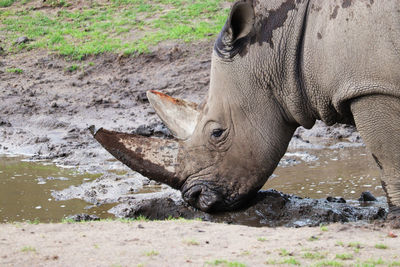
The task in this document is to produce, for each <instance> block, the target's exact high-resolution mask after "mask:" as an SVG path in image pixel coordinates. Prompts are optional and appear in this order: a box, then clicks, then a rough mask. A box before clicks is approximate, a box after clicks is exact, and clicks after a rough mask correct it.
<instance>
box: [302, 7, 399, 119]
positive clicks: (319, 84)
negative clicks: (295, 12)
mask: <svg viewBox="0 0 400 267" xmlns="http://www.w3.org/2000/svg"><path fill="white" fill-rule="evenodd" d="M303 55H304V58H303V64H304V66H303V68H304V80H305V84H306V90H307V93H308V97H309V98H310V101H311V104H312V105H313V107H314V109H315V112H316V113H317V115H318V116H319V118H320V119H322V120H324V121H325V122H326V123H328V124H332V123H334V122H337V121H341V120H342V119H344V118H346V117H349V116H350V117H351V115H350V113H349V108H348V105H347V103H348V100H350V99H353V98H356V97H359V96H363V95H368V94H390V95H395V96H398V97H400V0H379V1H377V0H375V1H374V0H334V1H325V0H311V2H310V6H309V14H308V20H307V26H306V29H305V38H304V51H303Z"/></svg>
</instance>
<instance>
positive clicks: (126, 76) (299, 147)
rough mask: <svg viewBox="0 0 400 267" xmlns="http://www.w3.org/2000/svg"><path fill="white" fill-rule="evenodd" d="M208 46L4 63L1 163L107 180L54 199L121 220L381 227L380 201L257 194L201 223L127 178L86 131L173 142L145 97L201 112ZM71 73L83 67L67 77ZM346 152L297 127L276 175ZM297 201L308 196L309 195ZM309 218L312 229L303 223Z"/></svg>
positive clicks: (338, 130) (330, 137)
mask: <svg viewBox="0 0 400 267" xmlns="http://www.w3.org/2000/svg"><path fill="white" fill-rule="evenodd" d="M212 46H213V43H212V42H209V41H207V42H200V43H195V44H190V45H188V44H164V45H161V46H160V47H159V48H158V49H156V50H155V51H154V52H152V53H150V54H146V55H141V56H138V57H124V56H119V55H107V54H106V55H100V56H96V57H90V58H87V59H85V60H84V61H79V62H73V61H69V60H68V59H65V58H63V57H59V56H55V55H51V54H48V53H46V52H43V51H36V52H22V53H19V54H16V55H7V54H3V55H0V101H1V102H2V104H1V105H0V154H10V155H25V156H27V157H28V159H33V160H48V161H51V162H53V163H56V164H57V165H59V166H68V167H73V168H75V169H78V170H80V171H84V172H89V173H97V174H102V177H100V178H98V179H95V180H93V181H90V182H83V183H82V184H80V185H74V186H69V187H66V188H64V189H57V190H53V191H52V192H51V197H52V198H53V199H54V200H57V201H69V200H71V199H75V200H77V199H79V200H80V201H81V200H84V201H85V202H86V203H88V205H89V206H90V205H91V206H94V207H98V206H100V205H110V204H113V205H116V206H115V207H114V208H112V209H111V210H110V211H109V212H110V213H112V214H115V216H117V217H135V216H138V215H144V216H147V217H149V218H154V219H162V218H168V217H171V216H172V217H177V216H180V217H185V218H194V217H200V218H203V219H205V220H210V221H225V222H232V223H244V224H248V225H270V226H274V225H288V226H301V225H302V224H304V225H315V224H319V223H321V222H333V221H354V220H367V221H368V220H371V219H374V218H382V217H384V214H382V213H383V212H382V210H381V209H382V207H384V204H383V203H384V201H380V202H379V203H381V204H382V207H363V208H362V207H357V205H355V206H354V205H350V206H349V205H348V204H347V203H345V204H341V203H333V202H328V201H325V200H324V199H325V198H324V197H323V196H322V195H321V197H322V198H321V199H318V198H320V197H319V196H318V195H317V196H314V195H313V196H312V197H314V198H316V199H314V200H313V199H305V198H304V199H301V198H298V197H295V196H291V195H285V194H281V193H277V192H275V191H266V192H260V193H259V194H258V196H257V198H256V199H255V201H256V203H253V205H252V206H251V207H250V208H248V209H246V210H242V211H239V212H233V213H227V214H217V215H216V214H214V215H210V214H205V213H201V212H200V211H197V210H194V209H193V208H191V207H188V206H187V205H186V204H185V203H184V202H182V200H181V198H180V195H179V193H178V192H177V191H171V189H170V188H168V187H167V186H163V185H158V184H155V183H154V182H151V181H149V179H147V178H146V177H143V176H141V175H139V174H137V173H135V172H133V171H131V170H129V169H127V167H125V166H124V165H122V164H121V163H120V162H118V161H117V160H115V159H114V158H113V157H112V156H111V155H110V154H108V152H107V151H105V150H104V149H103V148H102V147H101V146H100V145H99V144H98V143H97V141H96V140H94V138H93V137H92V136H91V134H90V132H89V131H88V129H87V128H88V127H89V126H90V125H96V126H97V127H105V128H107V129H109V130H115V131H120V132H127V133H136V134H140V135H145V136H157V137H169V136H170V133H169V131H168V130H167V129H166V127H165V126H164V125H163V124H162V122H161V121H160V120H159V119H158V118H157V116H156V114H155V112H154V111H153V109H152V108H151V107H150V104H149V102H148V99H147V97H146V91H147V90H158V91H161V92H163V93H166V94H169V95H171V96H174V97H178V98H184V99H187V100H189V101H193V102H196V103H200V102H201V101H202V100H203V98H204V97H205V95H206V93H207V90H208V86H209V71H210V62H211V61H210V54H211V51H212ZM71 65H78V66H79V67H78V68H77V70H76V71H70V68H69V67H70V66H71ZM8 68H21V69H22V70H23V72H22V73H21V74H16V73H10V72H7V71H6V69H8ZM348 147H363V143H362V140H361V138H360V136H359V135H358V133H357V131H356V129H355V128H354V127H351V126H345V125H334V126H330V127H327V126H325V125H324V124H323V123H322V122H317V123H316V125H315V126H314V127H313V129H311V130H305V129H303V128H301V127H300V128H299V129H298V130H297V131H296V133H295V135H294V137H293V138H292V141H291V142H290V144H289V150H288V153H287V154H286V155H285V157H284V158H283V159H282V160H281V162H280V164H279V166H280V167H279V168H283V169H284V168H286V167H293V166H297V165H298V166H302V164H311V165H312V164H314V163H315V166H316V168H319V167H318V164H320V163H321V162H322V163H323V162H325V161H326V160H322V158H321V156H320V155H318V153H317V152H315V151H321V150H322V149H328V150H331V151H339V152H338V153H342V152H343V151H345V150H346V149H347V148H348ZM343 160H344V161H346V159H343ZM321 166H322V167H324V165H323V164H322V165H321V164H320V167H321ZM311 167H312V166H311ZM322 167H321V169H323V168H322ZM121 170H122V171H123V172H124V173H123V174H121V173H120V171H121ZM290 176H291V175H289V174H285V173H284V172H283V173H281V174H279V173H277V174H275V177H272V180H274V181H275V182H276V181H279V182H278V183H280V179H287V178H288V177H289V178H290ZM293 179H296V177H293ZM300 179H303V178H300ZM368 184H370V183H368ZM267 188H270V187H269V186H267ZM277 189H278V190H280V191H285V188H277ZM154 191H159V192H154ZM149 192H150V193H149ZM144 193H147V194H144ZM293 193H295V194H296V195H301V196H308V193H307V192H302V193H301V192H300V193H299V192H297V191H293ZM303 193H304V194H303ZM376 193H377V192H373V194H374V195H376ZM166 196H167V197H166ZM335 196H336V195H335ZM339 196H340V194H339ZM358 196H359V195H358ZM358 196H354V198H352V199H357V197H358ZM379 196H380V195H379V193H378V197H379ZM345 198H346V197H345ZM340 205H343V206H340ZM278 207H280V208H278ZM317 207H318V210H316V208H317ZM90 210H91V209H90V208H89V209H88V212H89V213H90ZM313 216H314V217H313ZM315 216H316V217H315ZM265 218H267V219H265ZM307 218H310V220H311V221H310V222H307ZM60 219H62V218H60ZM274 221H275V222H274ZM296 222H297V223H296Z"/></svg>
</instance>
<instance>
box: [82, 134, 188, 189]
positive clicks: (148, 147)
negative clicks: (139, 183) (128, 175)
mask: <svg viewBox="0 0 400 267" xmlns="http://www.w3.org/2000/svg"><path fill="white" fill-rule="evenodd" d="M89 130H90V131H91V133H92V134H93V136H94V138H95V139H96V140H97V141H98V142H99V143H100V144H101V145H102V146H103V147H104V148H105V149H106V150H107V151H108V152H110V153H111V154H112V155H113V156H114V157H115V158H117V159H118V160H119V161H121V162H122V163H124V164H125V165H126V166H128V167H129V168H131V169H132V170H134V171H137V172H139V173H140V174H142V175H143V176H146V177H148V178H149V179H152V180H154V181H157V182H161V183H164V184H167V185H169V186H171V187H173V188H175V189H180V187H181V185H182V184H183V181H181V179H179V178H178V177H177V175H176V172H175V168H176V160H177V154H178V147H179V142H177V141H174V140H164V139H157V138H150V137H144V136H140V135H135V134H126V133H119V132H114V131H108V130H104V129H102V128H100V129H98V130H95V128H94V126H91V127H90V128H89Z"/></svg>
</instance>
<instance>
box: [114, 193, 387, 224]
mask: <svg viewBox="0 0 400 267" xmlns="http://www.w3.org/2000/svg"><path fill="white" fill-rule="evenodd" d="M384 200H385V199H383V202H382V201H381V202H379V201H377V202H365V201H363V202H362V205H359V206H355V205H354V204H355V203H353V204H348V203H346V201H345V200H344V199H343V198H333V197H328V198H326V199H311V198H300V197H297V196H294V195H289V194H283V193H281V192H278V191H276V190H266V191H259V192H258V193H257V195H256V197H255V198H254V199H253V201H252V202H251V203H249V206H248V207H247V208H245V209H242V210H238V211H236V212H224V213H216V214H209V213H205V212H202V211H200V210H198V209H195V208H193V207H191V206H189V205H188V204H187V203H185V202H184V201H183V200H182V199H181V198H180V196H179V193H176V192H165V193H162V194H161V193H159V194H156V195H153V196H151V197H150V196H143V195H138V196H136V197H135V198H133V199H131V200H128V201H126V202H125V203H123V204H120V205H118V206H116V207H114V208H112V209H111V210H110V212H111V213H113V214H114V215H115V216H116V217H119V218H137V217H139V216H144V217H146V218H148V219H151V220H165V219H172V218H185V219H201V220H204V221H211V222H224V223H231V224H242V225H248V226H256V227H261V226H269V227H276V226H288V227H303V226H318V225H320V224H327V223H333V222H342V223H344V222H359V221H364V222H371V221H373V220H383V219H385V218H386V214H387V211H386V208H385V206H386V204H385V202H384Z"/></svg>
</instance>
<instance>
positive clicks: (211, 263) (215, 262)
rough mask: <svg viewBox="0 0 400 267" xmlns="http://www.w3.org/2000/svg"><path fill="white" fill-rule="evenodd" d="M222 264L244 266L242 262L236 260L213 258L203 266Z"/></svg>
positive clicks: (231, 266) (235, 266)
mask: <svg viewBox="0 0 400 267" xmlns="http://www.w3.org/2000/svg"><path fill="white" fill-rule="evenodd" d="M207 265H208V266H210V265H211V266H224V267H246V265H245V264H244V263H241V262H237V261H227V260H219V259H218V260H214V261H211V262H206V263H205V266H207Z"/></svg>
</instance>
